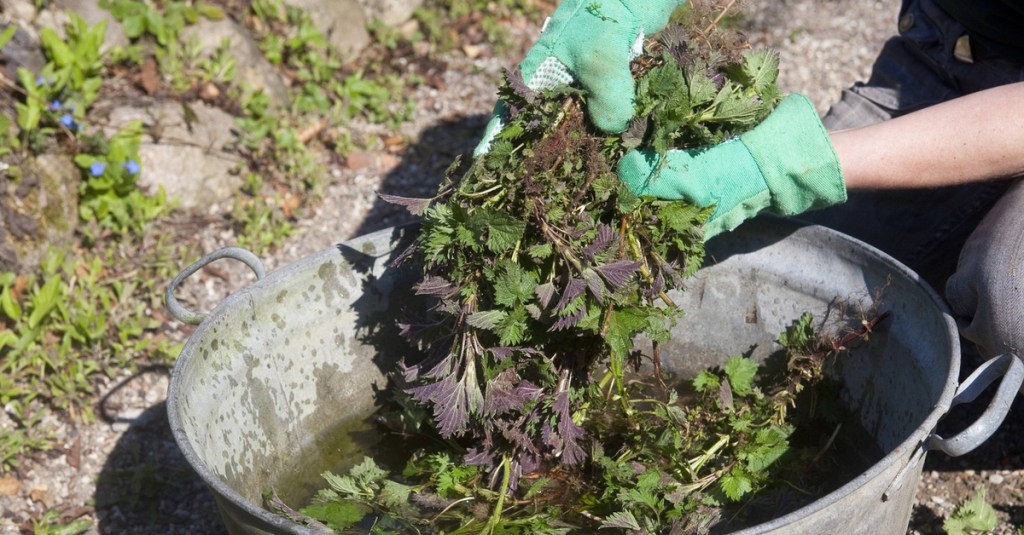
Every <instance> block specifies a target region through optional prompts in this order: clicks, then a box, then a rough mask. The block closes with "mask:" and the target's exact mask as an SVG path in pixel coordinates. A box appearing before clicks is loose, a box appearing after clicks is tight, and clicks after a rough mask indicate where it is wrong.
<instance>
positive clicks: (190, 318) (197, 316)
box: [164, 247, 267, 325]
mask: <svg viewBox="0 0 1024 535" xmlns="http://www.w3.org/2000/svg"><path fill="white" fill-rule="evenodd" d="M222 258H231V259H234V260H238V261H239V262H241V263H243V264H245V265H247V266H249V269H251V270H252V272H253V273H255V274H256V280H260V279H262V278H263V277H265V276H266V274H267V270H266V268H264V267H263V262H262V261H260V259H259V257H257V256H256V255H255V254H253V253H251V252H250V251H248V250H247V249H242V248H241V247H225V248H223V249H219V250H216V251H214V252H212V253H210V254H208V255H206V256H204V257H202V258H200V259H199V260H196V261H195V262H193V263H192V265H190V266H189V267H187V268H185V269H184V270H183V271H182V272H181V273H178V276H177V277H174V280H172V281H171V283H170V284H169V285H168V286H167V291H166V292H165V293H164V304H165V305H166V306H167V311H168V312H170V313H171V316H174V319H176V320H178V321H180V322H182V323H187V324H189V325H198V324H200V323H202V321H203V320H204V319H206V315H207V314H206V313H205V312H195V311H192V310H189V309H187V308H185V307H184V306H182V304H181V303H179V302H178V299H177V298H176V297H174V292H175V291H176V290H177V289H178V286H181V283H182V282H183V281H184V280H185V279H187V278H188V277H189V276H191V275H192V274H193V273H195V272H196V271H199V270H200V269H202V268H204V267H206V266H207V265H208V264H211V263H213V262H215V261H217V260H220V259H222Z"/></svg>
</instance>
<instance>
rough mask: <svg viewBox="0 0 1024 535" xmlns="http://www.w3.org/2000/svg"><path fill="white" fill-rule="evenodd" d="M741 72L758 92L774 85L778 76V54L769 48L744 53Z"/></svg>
mask: <svg viewBox="0 0 1024 535" xmlns="http://www.w3.org/2000/svg"><path fill="white" fill-rule="evenodd" d="M743 73H744V74H745V75H746V77H747V83H748V85H750V86H751V87H753V88H754V90H755V91H757V92H758V93H762V92H764V91H766V90H768V89H769V88H771V87H774V86H775V79H776V78H778V76H779V55H778V53H776V52H774V51H771V50H754V51H752V52H750V53H749V54H747V55H746V58H745V61H744V62H743Z"/></svg>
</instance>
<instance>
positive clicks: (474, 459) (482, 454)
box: [462, 447, 494, 467]
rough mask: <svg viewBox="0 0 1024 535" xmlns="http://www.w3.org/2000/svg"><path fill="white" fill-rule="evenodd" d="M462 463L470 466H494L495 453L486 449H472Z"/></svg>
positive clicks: (464, 456) (467, 452)
mask: <svg viewBox="0 0 1024 535" xmlns="http://www.w3.org/2000/svg"><path fill="white" fill-rule="evenodd" d="M462 462H464V463H466V464H468V465H470V466H484V467H491V466H494V452H493V451H489V450H486V449H484V448H482V447H481V448H470V449H469V450H467V451H466V454H465V455H463V456H462Z"/></svg>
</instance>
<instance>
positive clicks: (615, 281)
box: [594, 260, 640, 290]
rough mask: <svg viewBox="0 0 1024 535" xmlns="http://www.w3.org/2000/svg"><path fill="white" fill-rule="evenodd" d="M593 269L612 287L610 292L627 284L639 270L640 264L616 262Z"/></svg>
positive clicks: (628, 261)
mask: <svg viewBox="0 0 1024 535" xmlns="http://www.w3.org/2000/svg"><path fill="white" fill-rule="evenodd" d="M594 269H595V270H596V271H597V272H598V273H600V274H601V276H602V277H604V280H605V281H606V282H607V283H608V285H609V286H611V287H612V290H618V289H619V288H622V287H623V286H625V285H626V284H628V283H629V280H630V278H632V277H633V274H634V273H636V272H637V270H638V269H640V262H634V261H632V260H618V261H616V262H612V263H610V264H604V265H601V266H595V267H594Z"/></svg>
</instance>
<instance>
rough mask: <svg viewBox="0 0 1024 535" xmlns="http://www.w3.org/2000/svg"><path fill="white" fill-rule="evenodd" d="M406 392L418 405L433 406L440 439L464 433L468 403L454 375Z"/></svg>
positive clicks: (467, 420)
mask: <svg viewBox="0 0 1024 535" xmlns="http://www.w3.org/2000/svg"><path fill="white" fill-rule="evenodd" d="M408 392H409V394H410V395H412V397H413V399H415V400H416V401H418V402H420V403H427V402H429V403H432V404H433V406H434V420H435V421H436V422H437V424H438V432H439V433H441V436H442V437H444V438H451V437H452V436H453V435H461V434H463V433H464V432H465V431H466V424H468V423H469V401H468V400H467V399H466V389H465V388H462V385H461V383H460V382H459V381H456V380H455V376H454V375H448V376H447V377H445V378H444V379H441V380H440V381H437V382H436V383H429V384H425V385H422V386H417V387H415V388H411V389H409V390H408Z"/></svg>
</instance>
